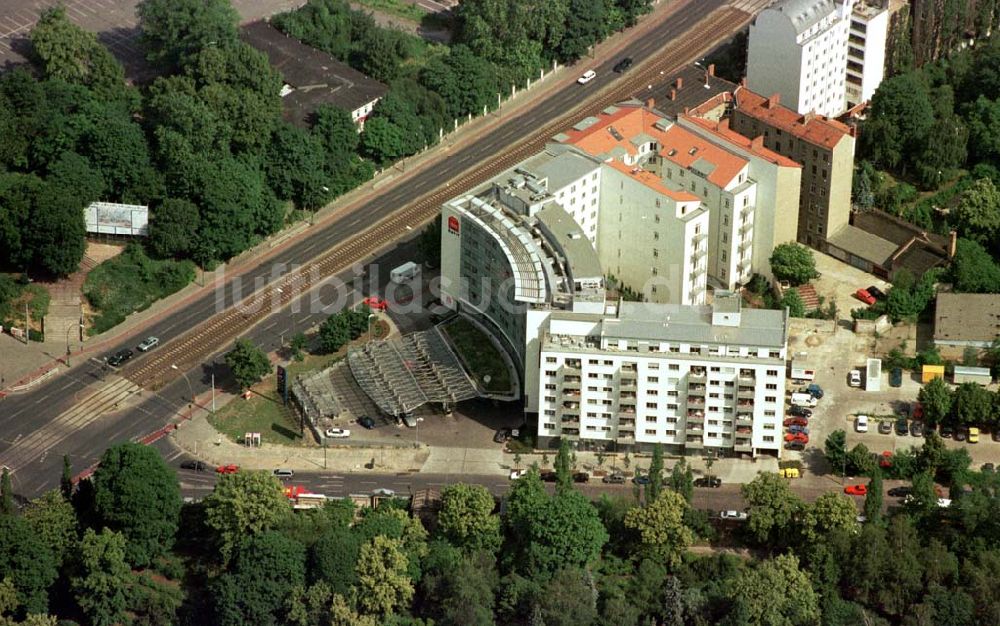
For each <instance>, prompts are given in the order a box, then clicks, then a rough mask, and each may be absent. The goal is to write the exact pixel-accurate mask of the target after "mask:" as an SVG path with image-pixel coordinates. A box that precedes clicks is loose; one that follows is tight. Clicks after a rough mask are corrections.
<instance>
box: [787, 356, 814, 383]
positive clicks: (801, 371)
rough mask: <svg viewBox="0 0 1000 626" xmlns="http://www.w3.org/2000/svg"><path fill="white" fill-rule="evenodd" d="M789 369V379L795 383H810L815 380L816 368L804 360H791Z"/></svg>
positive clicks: (799, 358)
mask: <svg viewBox="0 0 1000 626" xmlns="http://www.w3.org/2000/svg"><path fill="white" fill-rule="evenodd" d="M789 369H790V370H791V372H790V376H789V378H791V379H792V380H794V381H795V382H804V381H809V382H812V381H813V380H814V379H815V378H816V366H815V365H813V364H812V363H811V362H809V361H806V360H805V359H804V358H801V357H795V358H793V359H792V361H791V365H790V367H789Z"/></svg>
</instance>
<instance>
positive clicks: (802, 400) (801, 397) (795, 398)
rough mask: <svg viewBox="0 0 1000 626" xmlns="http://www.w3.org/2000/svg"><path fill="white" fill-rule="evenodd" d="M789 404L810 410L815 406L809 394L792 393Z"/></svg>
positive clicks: (813, 399) (814, 399)
mask: <svg viewBox="0 0 1000 626" xmlns="http://www.w3.org/2000/svg"><path fill="white" fill-rule="evenodd" d="M791 403H792V404H794V405H795V406H804V407H808V408H812V407H814V406H816V404H817V403H816V398H814V397H813V396H812V394H809V393H793V394H792V399H791Z"/></svg>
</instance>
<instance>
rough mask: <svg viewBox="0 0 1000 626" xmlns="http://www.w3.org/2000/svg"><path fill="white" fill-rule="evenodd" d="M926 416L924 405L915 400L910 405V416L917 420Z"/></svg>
mask: <svg viewBox="0 0 1000 626" xmlns="http://www.w3.org/2000/svg"><path fill="white" fill-rule="evenodd" d="M923 416H924V405H922V404H920V403H919V402H914V403H913V404H911V405H910V417H912V418H913V419H915V420H918V419H921V418H923Z"/></svg>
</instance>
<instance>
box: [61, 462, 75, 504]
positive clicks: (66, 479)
mask: <svg viewBox="0 0 1000 626" xmlns="http://www.w3.org/2000/svg"><path fill="white" fill-rule="evenodd" d="M59 491H61V492H62V496H63V498H65V499H66V501H67V502H69V501H70V500H71V499H72V497H73V466H72V465H71V464H70V462H69V455H68V454H64V455H63V470H62V476H61V477H60V478H59Z"/></svg>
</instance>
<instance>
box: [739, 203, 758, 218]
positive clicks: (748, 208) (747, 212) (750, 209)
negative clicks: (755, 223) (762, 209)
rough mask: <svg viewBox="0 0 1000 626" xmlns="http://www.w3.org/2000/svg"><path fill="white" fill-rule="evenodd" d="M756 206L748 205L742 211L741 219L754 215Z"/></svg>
mask: <svg viewBox="0 0 1000 626" xmlns="http://www.w3.org/2000/svg"><path fill="white" fill-rule="evenodd" d="M754 208H756V207H754V205H752V204H748V205H746V206H745V207H743V208H742V209H740V217H743V218H746V217H747V216H750V215H753V210H754Z"/></svg>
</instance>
